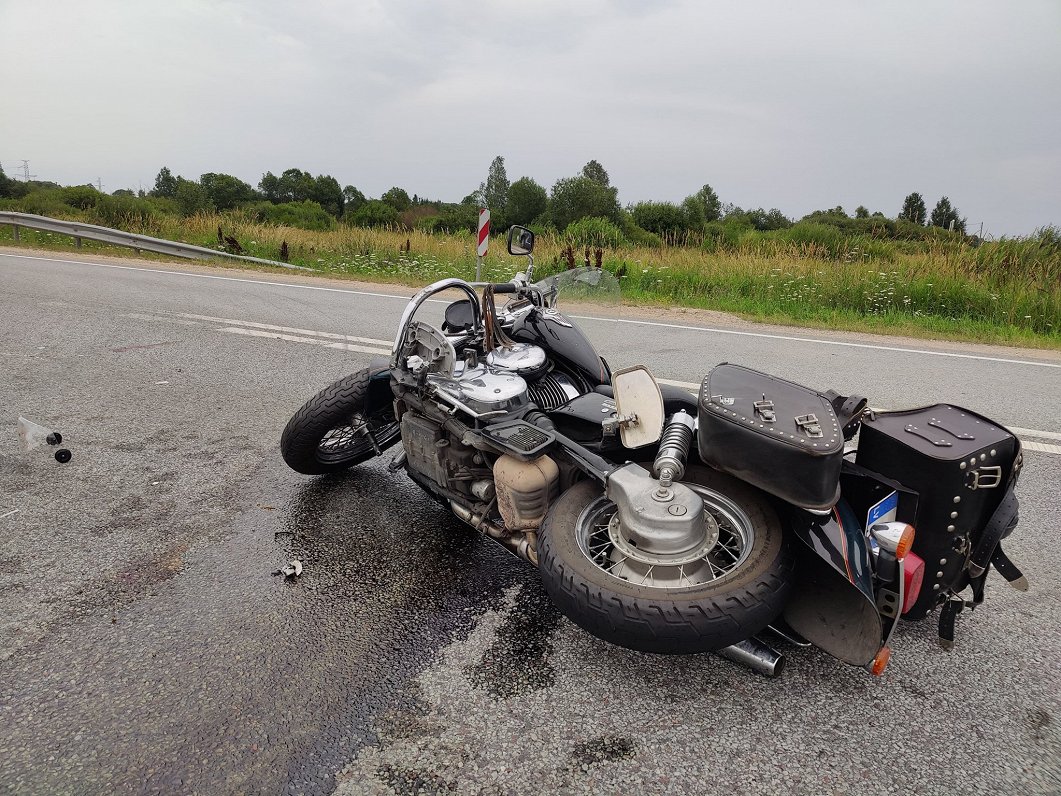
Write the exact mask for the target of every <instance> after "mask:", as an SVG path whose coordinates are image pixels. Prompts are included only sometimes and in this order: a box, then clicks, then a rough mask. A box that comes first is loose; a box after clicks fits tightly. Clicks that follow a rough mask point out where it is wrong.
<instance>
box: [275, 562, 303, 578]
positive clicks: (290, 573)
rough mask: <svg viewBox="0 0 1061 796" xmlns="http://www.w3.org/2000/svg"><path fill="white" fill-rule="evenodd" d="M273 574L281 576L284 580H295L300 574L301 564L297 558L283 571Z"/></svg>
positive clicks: (279, 570)
mask: <svg viewBox="0 0 1061 796" xmlns="http://www.w3.org/2000/svg"><path fill="white" fill-rule="evenodd" d="M273 574H274V575H283V576H284V577H285V578H297V577H298V576H299V575H301V574H302V562H301V561H299V560H298V559H297V558H295V559H292V560H291V563H290V564H288V565H287V566H286V567H284V568H283V569H278V570H276V571H275V572H274V573H273Z"/></svg>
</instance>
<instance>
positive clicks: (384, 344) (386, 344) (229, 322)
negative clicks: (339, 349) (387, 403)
mask: <svg viewBox="0 0 1061 796" xmlns="http://www.w3.org/2000/svg"><path fill="white" fill-rule="evenodd" d="M180 317H182V318H194V319H196V320H199V321H210V322H213V323H222V324H225V325H226V326H246V327H250V328H252V329H265V330H267V331H272V332H284V333H286V334H295V335H309V336H311V337H326V338H329V339H331V340H346V341H348V342H351V343H364V344H366V345H373V346H379V347H381V348H386V349H387V351H390V349H391V346H392V345H393V343H392V341H390V340H376V339H375V338H372V337H353V336H351V335H348V334H335V333H334V332H315V331H313V330H311V329H296V328H294V327H291V326H274V325H273V324H271V323H255V322H253V321H237V320H235V319H233V318H212V317H210V316H209V315H192V314H191V313H187V312H182V313H180ZM266 336H267V337H271V336H272V335H266ZM352 350H357V349H352Z"/></svg>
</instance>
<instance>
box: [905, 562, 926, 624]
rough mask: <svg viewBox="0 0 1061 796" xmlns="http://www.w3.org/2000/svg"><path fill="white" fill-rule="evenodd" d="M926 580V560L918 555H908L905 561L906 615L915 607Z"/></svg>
mask: <svg viewBox="0 0 1061 796" xmlns="http://www.w3.org/2000/svg"><path fill="white" fill-rule="evenodd" d="M924 579H925V560H924V559H923V558H921V556H919V555H918V554H917V553H907V554H906V558H904V559H903V609H902V612H903V613H904V614H905V613H906V612H907V611H909V610H910V609H911V608H913V607H914V603H916V602H917V597H918V595H919V594H921V583H922V581H924Z"/></svg>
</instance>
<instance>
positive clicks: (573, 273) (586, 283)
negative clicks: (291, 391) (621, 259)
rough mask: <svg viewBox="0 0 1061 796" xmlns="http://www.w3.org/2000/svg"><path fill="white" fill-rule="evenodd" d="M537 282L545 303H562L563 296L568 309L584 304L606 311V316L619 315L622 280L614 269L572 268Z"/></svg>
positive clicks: (592, 310) (590, 310)
mask: <svg viewBox="0 0 1061 796" xmlns="http://www.w3.org/2000/svg"><path fill="white" fill-rule="evenodd" d="M534 286H535V287H537V288H538V289H539V290H540V291H541V292H542V295H543V296H544V297H545V302H546V304H547V305H548V306H550V307H557V306H559V305H560V303H561V299H562V301H563V306H564V307H565V308H568V309H570V305H572V304H585V305H587V306H586V307H585V310H586V312H587V313H588V314H593V315H598V314H603V315H605V316H606V317H617V315H618V309H619V300H620V291H619V280H618V279H616V278H615V276H614V275H613V274H612V273H611V271H605V270H603V269H600V268H593V267H591V266H589V267H587V266H583V267H581V268H572V269H571V270H569V271H563V272H561V273H559V274H556V275H554V276H547V277H546V278H545V279H542V280H540V281H538V282H535V283H534ZM593 305H595V307H596V309H595V308H594V306H593Z"/></svg>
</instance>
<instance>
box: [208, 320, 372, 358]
mask: <svg viewBox="0 0 1061 796" xmlns="http://www.w3.org/2000/svg"><path fill="white" fill-rule="evenodd" d="M221 331H222V332H228V333H229V334H244V335H247V336H249V337H270V338H272V339H274V340H287V341H288V342H291V343H309V344H311V345H319V346H323V347H324V348H338V349H339V350H340V351H360V352H361V353H362V354H389V353H390V349H389V348H388V349H382V348H369V347H368V346H363V345H354V344H353V343H340V342H330V341H328V340H322V339H320V338H313V337H297V336H295V335H291V334H280V333H279V332H267V331H265V330H264V329H244V328H243V327H240V326H226V327H225V328H224V329H222V330H221Z"/></svg>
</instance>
